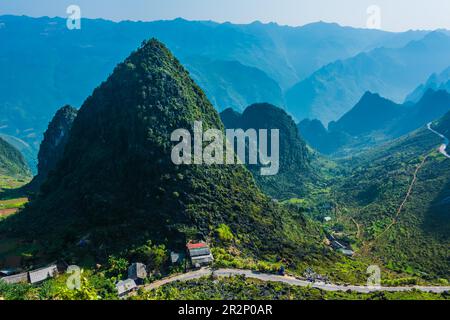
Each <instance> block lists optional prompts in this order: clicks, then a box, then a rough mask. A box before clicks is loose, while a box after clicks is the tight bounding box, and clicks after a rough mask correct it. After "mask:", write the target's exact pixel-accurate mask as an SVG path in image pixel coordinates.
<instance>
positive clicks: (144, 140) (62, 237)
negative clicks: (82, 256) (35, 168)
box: [0, 40, 333, 264]
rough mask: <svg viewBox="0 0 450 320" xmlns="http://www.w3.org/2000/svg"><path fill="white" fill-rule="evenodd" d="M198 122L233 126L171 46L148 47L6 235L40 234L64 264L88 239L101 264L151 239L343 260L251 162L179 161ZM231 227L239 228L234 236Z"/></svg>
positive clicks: (89, 106)
mask: <svg viewBox="0 0 450 320" xmlns="http://www.w3.org/2000/svg"><path fill="white" fill-rule="evenodd" d="M195 120H202V121H203V128H204V129H207V128H218V129H221V130H223V125H222V124H221V122H220V118H219V115H218V114H217V112H216V111H215V110H214V108H213V107H212V105H211V104H210V103H209V102H208V100H207V99H206V97H205V95H204V93H203V92H202V90H201V89H200V88H199V87H198V86H197V85H196V84H195V83H194V82H193V81H192V80H191V78H189V75H188V73H187V72H186V71H185V69H184V68H183V67H182V66H181V65H180V63H179V62H178V61H177V60H176V58H175V57H174V56H173V55H172V54H171V53H170V52H169V51H168V49H166V47H165V46H164V45H162V44H161V43H160V42H158V41H156V40H150V41H148V42H145V43H143V45H142V46H141V47H140V48H139V49H138V50H137V51H135V52H133V53H132V54H131V55H130V57H129V58H127V59H126V60H125V61H124V62H123V63H121V64H119V65H118V66H117V67H116V68H115V70H114V72H113V74H112V75H111V76H110V77H109V78H108V79H107V81H105V82H103V83H102V84H101V85H100V86H99V87H98V88H97V89H96V90H95V91H94V92H93V94H92V95H91V96H90V97H89V98H88V99H87V100H86V102H85V103H84V104H83V106H82V107H81V109H80V110H79V112H78V115H77V118H76V119H75V122H74V124H73V126H72V129H71V133H70V137H69V140H68V142H67V145H66V148H65V152H64V155H63V157H62V159H61V161H60V162H59V164H58V165H57V167H56V169H55V170H54V172H53V173H52V174H51V175H50V176H49V177H48V179H47V181H46V182H45V183H44V184H43V185H42V187H41V193H40V195H39V197H38V198H37V199H36V200H35V201H34V202H32V203H31V204H30V205H29V206H28V207H27V208H26V209H25V210H23V211H22V212H20V213H19V214H18V215H17V216H14V217H12V218H10V219H7V221H5V222H4V223H3V224H0V230H1V233H2V234H3V235H4V234H5V233H6V235H8V236H21V237H24V238H26V239H24V240H32V239H33V240H35V239H38V240H39V243H41V244H42V245H43V246H44V247H45V248H46V249H45V251H46V253H47V254H49V253H50V254H51V253H53V254H54V256H58V257H60V256H61V255H66V256H68V255H70V253H73V252H74V251H76V250H77V249H76V244H77V243H78V242H79V240H80V239H82V238H83V239H88V241H89V243H90V245H89V247H88V248H85V250H86V251H88V250H90V251H91V252H93V253H94V254H95V255H96V256H97V257H105V256H106V255H108V254H111V253H113V252H117V251H121V250H127V249H130V248H133V247H134V246H135V245H136V246H137V245H142V244H145V243H146V242H147V241H148V240H152V241H154V242H156V243H163V244H165V245H166V246H168V247H169V248H182V247H184V246H185V244H186V241H188V240H190V239H210V240H211V241H213V243H216V244H217V246H224V247H228V246H230V245H231V246H232V247H235V250H234V252H235V254H241V253H240V252H242V254H243V255H244V256H245V255H248V256H254V257H258V258H261V259H268V260H273V261H278V260H277V259H281V257H282V258H283V259H286V260H287V261H297V262H298V261H305V260H308V261H318V260H320V261H321V263H322V264H323V263H326V261H328V260H329V258H330V257H332V256H333V255H332V253H331V252H330V251H329V250H324V248H323V247H322V245H321V241H322V235H321V233H320V231H319V230H317V229H316V228H314V227H313V225H311V224H310V223H309V222H308V221H307V219H306V218H305V217H304V216H303V215H301V214H296V215H293V214H291V213H290V212H289V211H287V210H286V209H284V208H282V207H280V206H279V205H277V204H276V203H274V202H273V201H272V200H271V199H270V198H268V197H267V196H265V195H263V194H262V193H261V192H260V191H259V190H258V188H257V187H256V186H255V183H254V180H253V178H252V176H251V174H250V172H248V171H247V170H246V169H245V167H244V166H241V165H227V166H196V165H182V166H176V165H174V164H173V163H172V161H171V159H170V156H171V149H172V146H173V145H174V144H173V143H171V141H170V135H171V132H172V131H173V130H174V129H178V128H186V129H189V130H190V131H191V132H192V126H193V122H194V121H195ZM219 229H227V230H228V229H229V232H227V237H226V239H224V238H221V237H220V234H221V233H220V232H219V231H220V230H219ZM25 231H26V232H25ZM230 234H231V235H230ZM236 252H237V253H236ZM78 254H79V252H78Z"/></svg>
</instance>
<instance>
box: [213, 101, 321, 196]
mask: <svg viewBox="0 0 450 320" xmlns="http://www.w3.org/2000/svg"><path fill="white" fill-rule="evenodd" d="M220 116H221V118H222V121H223V123H224V125H225V127H226V128H227V129H243V130H244V131H246V130H248V129H254V130H256V131H258V130H259V129H267V130H269V131H270V130H271V129H278V130H279V168H280V170H279V172H278V173H277V174H276V175H274V176H262V175H261V174H260V167H261V165H260V164H259V165H247V167H248V168H249V169H250V171H251V172H252V174H253V177H254V179H255V180H256V183H257V184H258V186H259V187H260V188H261V189H262V190H263V191H264V192H265V193H266V194H268V195H270V196H271V197H273V198H275V199H283V200H284V199H289V198H293V197H299V196H301V197H303V196H306V195H307V194H308V193H311V192H313V189H317V188H319V187H320V185H321V183H322V184H323V181H321V176H320V174H318V173H316V170H315V169H317V168H314V167H313V165H312V162H313V155H312V153H311V151H310V150H309V149H308V148H307V147H306V143H305V141H304V140H303V139H302V138H301V137H300V135H299V133H298V130H297V128H296V125H295V123H294V121H293V120H292V118H291V117H290V116H289V115H288V114H287V113H286V112H285V111H284V110H282V109H280V108H277V107H275V106H273V105H270V104H267V103H260V104H253V105H251V106H249V107H247V108H246V109H245V110H244V112H243V113H242V114H239V113H237V112H235V111H232V110H231V109H227V110H225V111H223V112H222V113H221V114H220ZM247 152H248V149H247Z"/></svg>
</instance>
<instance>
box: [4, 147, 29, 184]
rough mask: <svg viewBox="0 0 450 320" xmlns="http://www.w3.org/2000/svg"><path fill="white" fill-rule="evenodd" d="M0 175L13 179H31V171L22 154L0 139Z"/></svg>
mask: <svg viewBox="0 0 450 320" xmlns="http://www.w3.org/2000/svg"><path fill="white" fill-rule="evenodd" d="M0 175H5V176H12V177H20V176H22V177H29V176H30V175H31V172H30V169H29V168H28V165H27V164H26V162H25V159H24V157H23V156H22V154H21V153H20V152H19V150H17V149H16V148H14V147H13V146H12V145H10V144H9V143H8V142H6V141H5V140H4V139H2V138H0Z"/></svg>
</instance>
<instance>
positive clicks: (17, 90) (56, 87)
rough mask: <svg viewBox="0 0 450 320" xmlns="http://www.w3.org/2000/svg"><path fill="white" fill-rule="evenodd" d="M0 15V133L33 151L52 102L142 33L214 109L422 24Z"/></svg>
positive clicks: (71, 95)
mask: <svg viewBox="0 0 450 320" xmlns="http://www.w3.org/2000/svg"><path fill="white" fill-rule="evenodd" d="M0 22H1V23H2V28H1V29H0V42H1V43H2V50H1V51H0V70H2V72H1V73H0V133H1V134H5V135H10V136H14V137H16V138H18V139H21V140H22V141H23V142H24V143H22V145H26V144H27V145H29V148H28V149H27V150H26V152H27V153H29V154H33V155H34V157H35V155H36V154H37V150H38V148H39V142H40V140H41V138H42V133H43V132H44V131H45V129H46V127H47V124H48V122H49V120H50V119H51V117H52V116H53V114H54V113H55V111H56V110H57V108H59V106H61V105H65V104H70V105H73V106H75V107H79V106H80V105H81V104H82V103H83V101H84V100H85V99H86V97H87V96H88V95H89V94H90V93H91V92H92V90H93V89H94V88H95V87H96V86H97V84H98V83H100V82H101V81H102V80H103V79H105V78H106V77H107V76H108V75H109V74H110V73H111V72H112V70H113V67H114V66H115V65H116V64H117V63H118V62H120V61H122V60H123V59H124V58H125V57H126V56H127V55H128V53H129V52H131V51H132V50H133V49H134V48H136V47H137V46H138V45H139V44H140V43H141V42H142V41H143V40H144V39H148V38H149V37H152V36H153V37H156V38H158V39H160V40H161V41H163V42H164V43H166V44H167V46H168V47H169V48H170V49H171V50H172V51H173V52H174V53H175V54H176V55H177V57H179V59H180V61H181V62H182V64H183V65H185V66H187V68H188V70H189V71H191V72H192V76H193V78H194V80H196V81H197V82H198V83H200V84H201V86H202V87H203V88H204V89H205V90H206V92H207V94H208V98H209V99H210V100H211V101H213V103H214V106H215V107H216V108H217V109H218V110H223V109H225V108H227V107H233V108H235V109H238V110H239V109H242V108H243V107H244V106H246V105H249V104H251V103H255V102H261V101H264V102H265V101H267V102H271V103H276V104H277V105H280V106H282V102H283V99H282V97H280V93H279V88H281V90H282V91H283V90H286V89H287V88H289V87H290V86H291V85H293V84H295V83H296V82H298V81H299V80H302V79H304V78H306V77H307V76H308V75H310V74H311V73H312V72H314V71H315V70H316V69H318V68H320V67H322V66H323V65H326V64H328V63H330V62H332V61H335V60H337V59H345V58H348V57H351V56H354V55H356V54H358V53H359V52H361V51H365V50H370V49H372V48H375V47H379V46H389V47H401V46H403V45H405V44H406V43H408V42H409V41H411V40H414V39H420V38H422V37H423V36H424V35H425V34H426V33H427V32H425V31H417V32H405V33H389V32H383V31H377V30H366V29H354V28H348V27H341V26H339V25H337V24H327V23H314V24H309V25H306V26H303V27H287V26H279V25H277V24H262V23H259V22H255V23H252V24H248V25H234V24H231V23H223V24H218V23H215V22H211V21H186V20H183V19H176V20H172V21H156V22H130V21H128V22H121V23H114V22H111V21H106V20H101V19H97V20H82V29H81V30H72V31H71V30H68V29H67V28H66V21H65V19H62V18H48V17H44V18H29V17H25V16H21V17H17V16H1V17H0ZM25 39H26V40H25ZM250 79H251V80H250ZM248 82H252V83H251V84H250V83H248ZM418 83H419V82H418ZM416 85H417V83H416ZM254 100H255V101H254ZM30 161H31V160H30ZM34 161H35V160H34Z"/></svg>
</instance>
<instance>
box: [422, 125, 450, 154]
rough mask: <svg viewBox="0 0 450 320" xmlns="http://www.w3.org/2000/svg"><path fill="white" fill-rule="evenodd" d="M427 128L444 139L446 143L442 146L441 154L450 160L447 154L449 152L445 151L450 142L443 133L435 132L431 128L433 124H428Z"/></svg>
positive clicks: (440, 148)
mask: <svg viewBox="0 0 450 320" xmlns="http://www.w3.org/2000/svg"><path fill="white" fill-rule="evenodd" d="M427 128H428V130H430V131H431V132H433V133H434V134H437V135H438V136H439V137H441V138H442V139H444V143H443V144H441V146H440V147H439V152H440V153H441V154H442V155H444V156H445V157H447V158H449V159H450V155H449V154H448V153H447V151H445V150H446V149H447V146H448V144H449V140H448V138H447V137H446V136H444V135H443V134H442V133H439V132H437V131H436V130H433V129H432V128H431V122H430V123H428V124H427Z"/></svg>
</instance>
